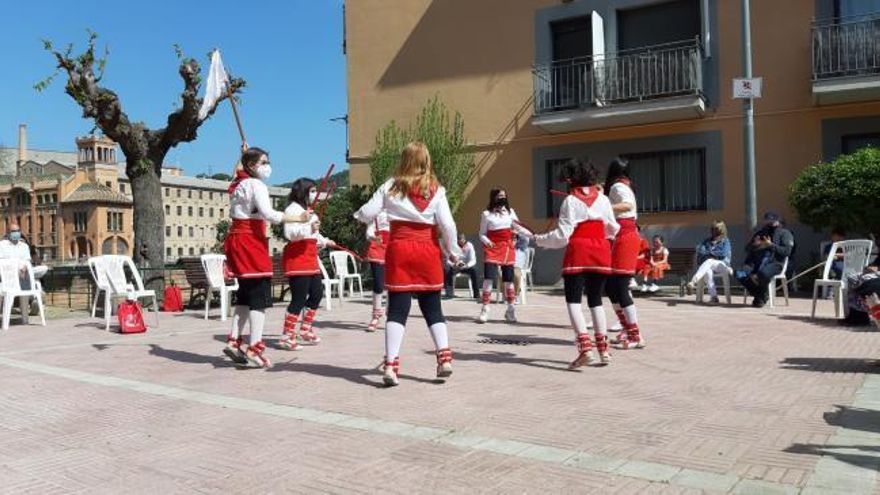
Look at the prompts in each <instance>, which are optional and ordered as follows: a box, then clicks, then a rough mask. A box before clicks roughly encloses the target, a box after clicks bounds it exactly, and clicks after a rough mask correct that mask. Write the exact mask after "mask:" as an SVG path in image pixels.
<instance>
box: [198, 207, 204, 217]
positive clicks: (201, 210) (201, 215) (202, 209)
mask: <svg viewBox="0 0 880 495" xmlns="http://www.w3.org/2000/svg"><path fill="white" fill-rule="evenodd" d="M203 216H205V208H203V207H201V206H199V217H200V218H201V217H203Z"/></svg>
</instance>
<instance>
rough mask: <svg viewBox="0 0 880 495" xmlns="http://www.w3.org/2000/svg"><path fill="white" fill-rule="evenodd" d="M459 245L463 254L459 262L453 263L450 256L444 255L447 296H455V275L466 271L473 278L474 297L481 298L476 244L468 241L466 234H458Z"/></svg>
mask: <svg viewBox="0 0 880 495" xmlns="http://www.w3.org/2000/svg"><path fill="white" fill-rule="evenodd" d="M458 246H459V247H460V248H461V252H462V256H461V258H460V259H459V260H458V263H455V264H453V263H451V262H450V261H449V257H448V256H444V259H445V262H444V264H443V268H444V272H445V283H444V285H445V286H446V297H455V275H456V274H458V273H465V274H467V276H468V277H470V279H471V288H472V289H473V294H472V295H473V297H474V299H479V298H480V284H479V283H477V269H476V265H477V252H476V250H474V245H473V244H472V243H470V242H468V240H467V238H466V237H465V236H464V234H459V235H458Z"/></svg>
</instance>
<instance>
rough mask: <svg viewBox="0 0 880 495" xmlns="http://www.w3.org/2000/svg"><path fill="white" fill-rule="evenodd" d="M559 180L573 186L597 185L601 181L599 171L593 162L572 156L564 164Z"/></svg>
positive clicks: (570, 186)
mask: <svg viewBox="0 0 880 495" xmlns="http://www.w3.org/2000/svg"><path fill="white" fill-rule="evenodd" d="M559 180H560V181H562V182H565V183H567V184H568V186H569V188H572V187H587V186H595V185H596V184H598V183H599V171H598V170H596V167H594V166H593V164H592V163H590V162H588V161H585V160H582V159H580V158H572V159H571V160H569V161H568V162H567V163H566V164H565V165H563V166H562V172H561V173H560V174H559Z"/></svg>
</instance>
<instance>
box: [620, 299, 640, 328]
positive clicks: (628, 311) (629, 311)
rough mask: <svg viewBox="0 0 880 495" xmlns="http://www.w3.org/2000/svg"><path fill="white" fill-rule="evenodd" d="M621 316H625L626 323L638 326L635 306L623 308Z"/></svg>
mask: <svg viewBox="0 0 880 495" xmlns="http://www.w3.org/2000/svg"><path fill="white" fill-rule="evenodd" d="M623 314H625V315H626V321H627V323H629V324H630V325H638V324H639V320H638V317H636V305H635V304H630V305H629V306H627V307H625V308H623Z"/></svg>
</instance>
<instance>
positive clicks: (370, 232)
mask: <svg viewBox="0 0 880 495" xmlns="http://www.w3.org/2000/svg"><path fill="white" fill-rule="evenodd" d="M383 230H385V231H387V230H391V225H390V224H389V223H388V214H387V213H385V210H382V211H381V212H379V215H377V216H376V218H375V219H373V221H372V222H370V223H369V224H368V225H367V240H368V241H372V240H373V239H376V238H377V237H379V234H378V233H379V232H381V231H383Z"/></svg>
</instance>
